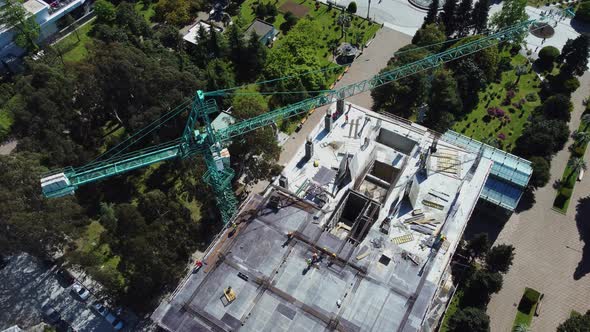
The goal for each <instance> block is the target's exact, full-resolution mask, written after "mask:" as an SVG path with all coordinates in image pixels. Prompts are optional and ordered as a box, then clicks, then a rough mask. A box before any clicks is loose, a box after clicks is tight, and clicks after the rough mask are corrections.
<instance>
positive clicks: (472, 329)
mask: <svg viewBox="0 0 590 332" xmlns="http://www.w3.org/2000/svg"><path fill="white" fill-rule="evenodd" d="M449 331H451V332H464V331H469V332H489V331H490V317H488V315H487V314H486V313H485V311H483V310H481V309H478V308H472V307H468V308H464V309H458V310H457V311H456V312H455V314H454V315H453V316H451V319H450V320H449Z"/></svg>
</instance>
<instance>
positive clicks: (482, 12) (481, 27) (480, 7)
mask: <svg viewBox="0 0 590 332" xmlns="http://www.w3.org/2000/svg"><path fill="white" fill-rule="evenodd" d="M489 11H490V2H489V0H479V1H478V2H476V3H475V5H474V6H473V13H472V16H471V24H473V29H474V30H475V32H477V33H482V32H484V31H485V30H486V29H487V28H488V13H489Z"/></svg>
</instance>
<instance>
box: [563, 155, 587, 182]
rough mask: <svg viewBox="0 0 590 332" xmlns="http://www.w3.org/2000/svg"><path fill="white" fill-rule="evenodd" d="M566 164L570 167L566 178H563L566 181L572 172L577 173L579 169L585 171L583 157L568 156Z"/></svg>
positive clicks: (569, 178)
mask: <svg viewBox="0 0 590 332" xmlns="http://www.w3.org/2000/svg"><path fill="white" fill-rule="evenodd" d="M567 166H568V167H569V168H570V174H568V176H567V179H566V180H565V182H566V183H569V182H570V180H571V178H572V176H573V175H574V174H578V173H579V172H580V171H581V170H584V171H585V170H586V168H587V167H586V162H585V161H584V159H583V158H578V157H574V158H570V159H569V160H568V161H567Z"/></svg>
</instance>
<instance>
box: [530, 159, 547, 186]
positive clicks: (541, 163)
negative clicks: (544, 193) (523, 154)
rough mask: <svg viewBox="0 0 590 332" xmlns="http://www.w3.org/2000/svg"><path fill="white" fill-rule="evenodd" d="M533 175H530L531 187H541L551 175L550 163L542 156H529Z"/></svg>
mask: <svg viewBox="0 0 590 332" xmlns="http://www.w3.org/2000/svg"><path fill="white" fill-rule="evenodd" d="M530 159H531V163H532V168H533V175H532V176H531V182H530V183H531V185H532V186H533V187H536V188H538V187H543V186H545V185H546V184H547V182H549V178H550V176H551V173H550V169H551V164H550V163H549V162H548V161H547V159H545V158H543V157H537V156H534V157H531V158H530Z"/></svg>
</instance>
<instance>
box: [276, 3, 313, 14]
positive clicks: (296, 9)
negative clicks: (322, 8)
mask: <svg viewBox="0 0 590 332" xmlns="http://www.w3.org/2000/svg"><path fill="white" fill-rule="evenodd" d="M279 11H280V12H281V13H286V12H291V13H293V15H295V16H296V17H299V18H301V17H303V16H305V15H306V14H307V12H309V8H307V7H305V6H304V5H300V4H298V3H295V2H293V1H287V2H285V3H284V4H283V5H282V6H281V7H279Z"/></svg>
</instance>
